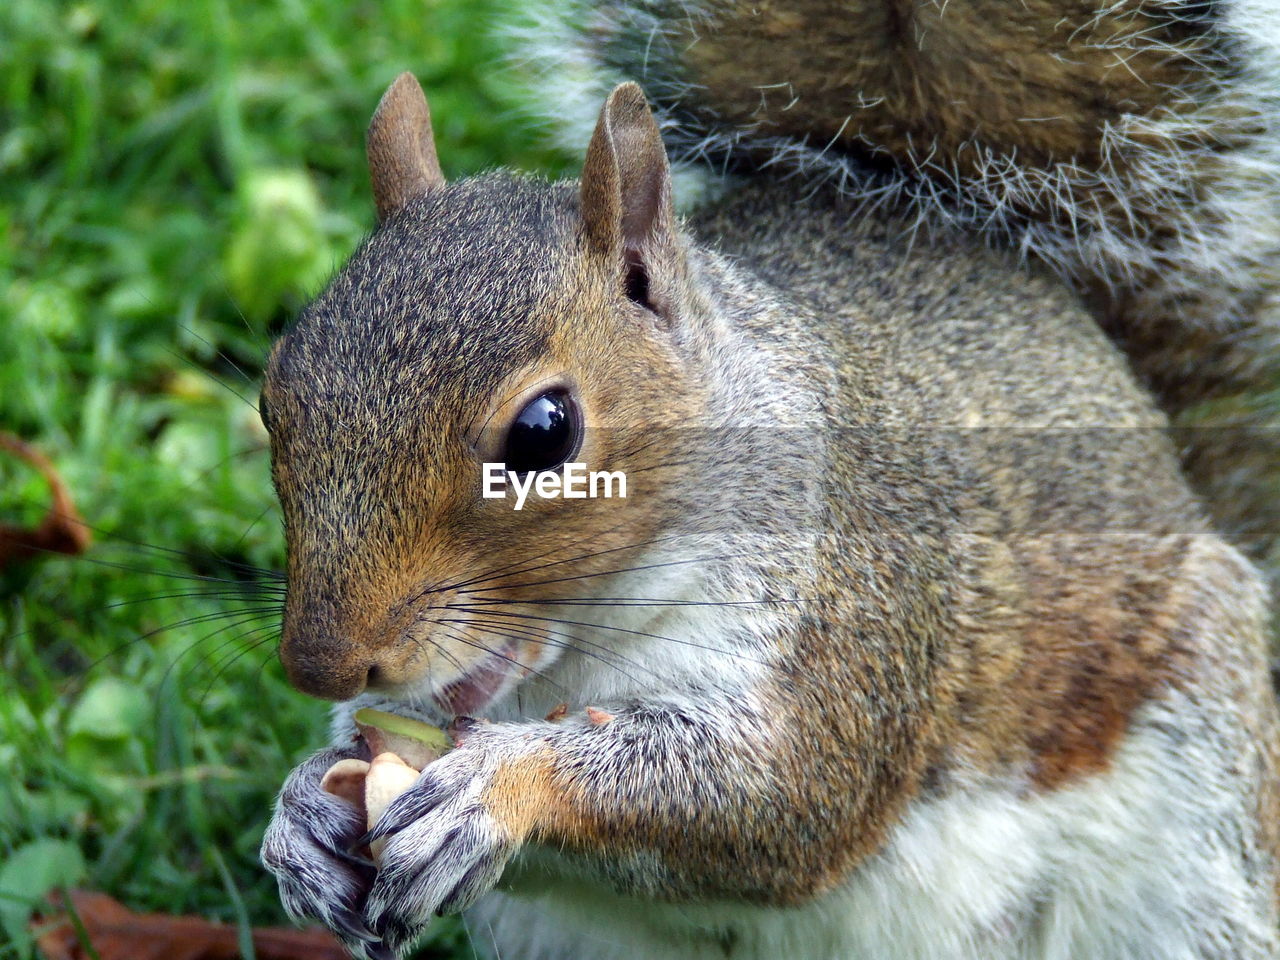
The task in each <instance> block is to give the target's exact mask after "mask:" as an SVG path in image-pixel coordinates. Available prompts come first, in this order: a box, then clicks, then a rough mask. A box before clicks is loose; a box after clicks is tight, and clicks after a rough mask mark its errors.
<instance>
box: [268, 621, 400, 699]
mask: <svg viewBox="0 0 1280 960" xmlns="http://www.w3.org/2000/svg"><path fill="white" fill-rule="evenodd" d="M280 662H281V663H282V664H283V665H284V672H285V675H286V676H287V677H288V678H289V682H290V683H291V684H293V686H294V687H296V688H297V689H298V690H301V691H302V692H303V693H307V694H310V695H311V696H313V697H319V698H320V699H322V700H350V699H351V698H352V697H354V696H356V695H357V694H358V693H360V692H361V691H363V690H364V688H365V687H366V686H367V685H368V684H369V680H370V678H371V675H374V676H376V674H377V672H378V671H377V668H376V667H374V665H373V664H372V663H370V662H369V659H368V658H367V657H365V656H362V655H361V654H359V653H358V652H357V651H356V650H355V649H354V648H353V647H352V646H351V645H350V644H339V643H325V642H323V641H321V642H315V641H314V640H312V641H308V640H301V641H299V640H297V639H293V638H290V637H288V635H287V634H286V636H285V638H284V639H282V640H281V643H280Z"/></svg>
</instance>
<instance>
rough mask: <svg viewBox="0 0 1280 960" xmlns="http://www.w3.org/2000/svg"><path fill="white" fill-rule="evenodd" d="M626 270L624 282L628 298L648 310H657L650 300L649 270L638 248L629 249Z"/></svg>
mask: <svg viewBox="0 0 1280 960" xmlns="http://www.w3.org/2000/svg"><path fill="white" fill-rule="evenodd" d="M625 270H626V272H625V274H624V276H623V284H624V289H625V290H626V292H627V299H628V300H630V301H631V302H632V303H638V304H639V305H640V306H642V307H644V308H645V309H646V310H654V312H657V311H656V310H655V308H654V306H653V303H652V302H651V301H650V300H649V271H648V269H646V267H645V265H644V258H643V257H642V256H641V255H640V252H639V251H638V250H629V251H627V256H626V268H625Z"/></svg>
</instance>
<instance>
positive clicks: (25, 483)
mask: <svg viewBox="0 0 1280 960" xmlns="http://www.w3.org/2000/svg"><path fill="white" fill-rule="evenodd" d="M499 12H500V11H499V10H498V9H497V4H495V3H493V2H491V0H479V2H477V0H411V2H410V0H383V2H379V3H372V2H367V0H366V2H343V0H274V2H270V3H259V2H253V0H186V2H181V3H179V2H159V0H137V2H134V3H130V4H110V3H107V2H105V0H97V2H83V3H60V2H51V0H7V2H6V3H3V4H0V330H2V331H3V332H2V333H0V429H6V430H10V431H12V432H14V433H17V434H18V435H20V436H22V437H23V438H25V439H27V440H30V441H32V442H34V443H35V444H36V445H38V446H39V447H40V448H41V449H42V450H43V451H44V452H45V453H47V454H48V455H49V456H50V457H51V458H52V459H53V460H54V461H55V462H56V464H57V465H58V467H59V469H60V470H61V471H62V472H63V474H64V476H65V478H66V480H67V481H68V483H69V484H70V486H71V488H72V490H73V491H74V494H75V496H76V498H77V501H78V504H79V506H80V508H81V511H82V512H83V514H84V516H85V517H86V519H87V520H88V522H89V523H90V524H92V525H93V526H94V527H95V528H96V530H97V539H96V543H95V545H94V547H93V548H92V550H91V551H90V553H89V555H88V556H87V557H86V558H84V559H82V560H65V559H61V558H51V559H47V560H43V561H41V562H38V563H33V564H28V565H25V566H22V567H19V568H13V569H10V570H9V571H7V572H5V573H4V574H3V575H0V638H3V646H2V648H0V657H2V658H3V663H2V664H0V667H2V669H0V768H2V769H4V770H5V771H6V774H7V775H6V776H4V777H3V778H0V857H3V861H2V862H0V958H5V957H18V956H28V955H30V954H31V952H32V951H31V945H30V944H29V943H28V942H27V941H26V939H25V937H24V936H23V934H22V929H23V926H24V923H25V921H26V917H27V913H28V910H29V907H30V904H31V902H32V901H33V900H34V898H36V897H37V896H38V895H39V894H40V893H41V892H42V891H43V890H44V889H46V888H48V887H51V886H55V885H81V886H87V887H91V888H96V889H100V890H105V891H107V892H109V893H111V894H113V895H115V896H117V897H119V898H120V899H122V900H124V901H125V902H126V903H127V904H128V905H129V906H131V907H133V908H135V909H141V910H163V911H169V912H175V913H183V912H196V913H201V914H204V915H206V916H209V917H213V918H217V919H221V920H226V921H228V922H241V923H246V922H251V923H258V924H275V923H283V922H286V921H285V918H284V917H283V915H282V912H281V910H280V908H279V904H278V902H277V899H276V894H275V888H274V883H273V882H272V881H271V880H270V878H269V877H268V876H267V875H266V874H265V873H264V872H263V870H262V869H261V867H260V866H259V865H258V863H257V848H258V843H259V839H260V837H261V833H262V829H263V827H264V825H265V822H266V820H267V818H268V815H269V808H270V803H271V799H272V796H273V794H274V792H275V790H276V789H277V787H278V785H279V782H280V780H281V778H282V777H283V775H284V774H285V772H286V771H287V770H288V768H289V767H290V766H291V765H292V764H293V763H295V762H296V761H297V760H299V759H300V758H302V757H303V756H305V755H306V754H308V753H309V752H311V751H312V750H313V749H315V748H316V747H317V746H319V745H320V744H321V742H322V741H323V739H324V734H325V729H326V721H325V708H324V706H323V705H322V704H319V703H315V702H311V701H308V700H306V699H304V698H303V697H301V696H300V695H298V694H296V693H294V692H293V691H291V690H290V689H289V688H288V687H287V685H286V684H285V682H284V680H283V677H282V675H281V672H280V669H279V667H278V664H277V662H276V660H275V658H274V649H273V648H274V638H275V631H276V628H277V623H278V609H277V606H276V597H275V595H274V594H266V593H262V592H261V590H260V587H261V582H260V581H259V580H257V579H256V577H255V575H254V574H253V573H252V568H265V569H278V568H279V567H280V565H281V562H282V549H281V542H280V533H279V523H278V519H277V514H276V510H275V506H274V501H273V496H272V493H271V489H270V483H269V476H268V464H267V460H266V455H265V448H264V434H263V432H262V429H261V426H260V424H259V422H258V419H257V414H256V410H255V408H254V401H255V399H256V395H257V389H258V387H257V379H258V376H259V373H260V370H261V364H262V361H263V359H264V356H265V353H266V350H267V345H268V342H269V339H270V334H271V332H272V331H275V330H277V329H278V328H279V327H280V326H282V325H283V324H285V323H287V322H288V320H289V318H290V317H291V316H292V315H293V314H294V313H295V312H296V311H297V309H298V308H299V307H300V306H301V305H302V304H303V303H304V302H305V301H306V299H307V297H308V296H309V295H310V294H312V293H314V292H315V291H316V290H317V289H318V287H319V286H320V285H321V284H322V283H323V281H324V278H325V277H326V276H327V275H328V274H329V273H330V272H331V271H332V269H333V268H334V266H335V265H336V264H338V263H340V262H341V261H342V259H343V258H344V257H345V256H346V255H347V254H348V253H349V252H350V251H351V250H352V248H353V247H354V246H355V244H356V243H357V242H358V240H359V239H360V237H361V235H362V233H363V232H364V231H365V230H367V229H368V228H369V226H370V225H371V224H372V221H373V214H372V209H371V202H370V198H369V191H368V186H367V174H366V172H365V169H364V166H363V156H362V153H363V150H362V136H363V129H364V125H365V123H366V122H367V119H368V116H369V114H370V112H371V110H372V108H373V105H374V104H375V103H376V102H377V98H378V96H379V94H380V92H381V90H382V89H383V88H384V87H385V86H386V84H387V83H388V82H389V81H390V80H391V79H392V78H393V77H394V76H395V75H396V74H397V73H398V72H399V71H400V70H402V69H412V70H414V71H415V72H416V73H417V74H418V75H419V77H420V78H421V79H422V80H423V83H424V86H425V87H426V89H427V90H428V93H429V96H430V97H431V101H432V108H433V114H434V116H435V119H436V131H437V140H438V143H439V148H440V155H441V159H442V163H443V165H444V167H445V171H446V173H447V174H449V175H450V176H457V175H462V174H466V173H470V172H474V171H477V170H480V169H482V168H486V167H491V166H496V165H515V166H520V167H524V168H527V169H536V170H543V171H547V172H553V173H554V172H558V171H560V170H562V169H563V167H564V164H565V158H564V157H562V156H559V155H557V154H555V153H553V152H551V151H550V150H548V149H544V148H542V147H540V146H539V143H538V137H537V135H536V132H535V131H533V130H531V129H529V127H528V126H527V125H526V124H522V123H520V122H519V119H518V118H519V116H520V106H521V104H520V99H519V97H520V95H519V93H518V89H517V87H516V86H515V84H514V83H513V82H512V80H511V78H509V77H508V76H506V75H504V74H503V73H502V72H501V71H499V70H498V69H497V67H496V64H497V63H498V62H499V60H500V57H501V54H502V51H501V50H500V48H499V45H498V44H497V43H496V42H495V41H494V40H493V39H492V36H491V32H490V30H489V29H488V27H489V25H490V23H491V21H492V20H493V18H494V16H495V15H496V14H497V13H499ZM44 500H45V494H44V490H43V488H42V487H41V485H40V483H39V482H38V480H37V479H36V478H35V477H34V476H33V475H32V474H30V472H29V471H27V470H25V469H24V468H22V467H21V466H20V465H18V464H17V463H15V462H13V461H12V460H9V459H0V521H3V522H31V521H32V520H35V519H38V517H39V516H40V512H41V505H42V504H43V502H44ZM423 955H424V956H443V957H453V956H458V957H463V956H466V957H470V956H471V952H470V950H469V949H467V948H466V947H465V944H464V942H463V940H462V938H461V936H460V934H459V932H458V930H457V929H456V927H455V926H450V925H448V924H445V925H444V926H443V927H442V932H441V934H440V936H439V938H437V940H436V941H435V942H434V943H433V944H432V945H431V946H430V947H429V948H428V949H426V950H425V951H424V953H423Z"/></svg>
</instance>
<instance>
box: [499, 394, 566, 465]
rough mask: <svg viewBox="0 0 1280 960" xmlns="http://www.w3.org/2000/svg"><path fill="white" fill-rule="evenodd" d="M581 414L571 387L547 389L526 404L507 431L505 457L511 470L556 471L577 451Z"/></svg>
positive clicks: (503, 456) (503, 454) (504, 459)
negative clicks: (572, 395)
mask: <svg viewBox="0 0 1280 960" xmlns="http://www.w3.org/2000/svg"><path fill="white" fill-rule="evenodd" d="M581 434H582V416H581V415H580V414H579V413H578V405H577V404H576V403H574V402H573V397H571V396H570V395H569V391H568V390H564V389H556V390H548V391H547V392H546V393H544V394H541V395H540V396H538V397H535V398H534V399H533V400H530V401H529V402H528V403H527V404H525V406H524V409H523V410H521V411H520V412H519V413H518V414H516V418H515V420H514V421H512V423H511V428H510V429H509V430H508V431H507V442H506V446H505V447H504V448H503V453H502V459H503V461H504V462H505V463H506V465H507V469H508V470H512V471H514V472H516V473H530V472H532V473H536V472H538V471H540V470H553V469H555V468H556V467H558V466H560V464H562V463H564V462H566V461H567V460H568V459H569V458H570V457H572V456H573V455H574V454H575V453H577V452H578V446H579V442H580V439H581Z"/></svg>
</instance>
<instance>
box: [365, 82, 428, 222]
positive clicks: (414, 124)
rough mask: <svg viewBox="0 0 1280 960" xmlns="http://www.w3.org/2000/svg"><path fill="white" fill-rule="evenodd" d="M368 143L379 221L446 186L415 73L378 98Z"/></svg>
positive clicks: (426, 109)
mask: <svg viewBox="0 0 1280 960" xmlns="http://www.w3.org/2000/svg"><path fill="white" fill-rule="evenodd" d="M365 147H366V152H367V154H368V157H369V176H370V179H371V180H372V181H373V202H374V205H375V206H376V207H377V209H378V219H379V220H386V219H387V218H388V217H390V216H391V215H392V214H393V213H395V212H396V211H398V210H400V208H402V207H403V206H404V205H405V204H406V203H408V202H409V201H410V200H412V199H413V198H414V197H420V196H422V195H423V194H424V193H426V192H428V191H429V190H432V189H434V188H435V187H439V186H443V184H444V174H443V173H441V172H440V161H439V160H438V159H437V158H436V143H435V138H434V137H433V136H432V134H431V111H430V109H429V108H428V107H427V98H426V96H425V95H424V94H423V92H422V87H420V86H419V85H418V80H417V78H416V77H415V76H414V75H413V74H412V73H408V72H405V73H402V74H400V76H398V77H396V79H395V80H394V81H393V82H392V84H391V86H389V87H387V92H386V93H384V94H383V95H382V99H381V100H380V101H378V109H377V110H375V111H374V112H373V119H372V120H370V121H369V133H368V135H367V137H366V141H365Z"/></svg>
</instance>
